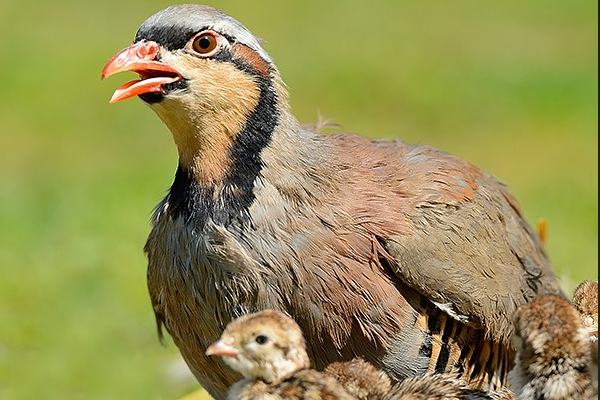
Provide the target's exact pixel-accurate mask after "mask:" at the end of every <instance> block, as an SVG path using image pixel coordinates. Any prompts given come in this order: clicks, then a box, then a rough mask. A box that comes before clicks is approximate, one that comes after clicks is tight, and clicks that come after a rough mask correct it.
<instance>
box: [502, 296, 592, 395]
mask: <svg viewBox="0 0 600 400" xmlns="http://www.w3.org/2000/svg"><path fill="white" fill-rule="evenodd" d="M514 324H515V334H516V336H517V337H518V339H517V340H516V342H517V357H516V361H515V368H514V369H513V370H512V371H511V373H510V380H511V388H512V389H513V390H514V391H515V393H516V394H517V395H518V398H519V400H567V399H569V400H571V399H591V398H593V396H594V395H596V396H597V389H595V388H594V385H593V384H592V379H591V375H590V370H589V368H590V363H591V354H590V347H589V341H590V340H589V335H588V332H587V330H586V329H585V328H584V326H583V324H582V323H581V320H580V317H579V313H578V312H577V310H575V308H574V307H573V306H572V305H571V303H569V301H567V300H566V299H564V298H562V297H559V296H556V295H552V294H547V295H542V296H539V297H537V298H536V299H534V300H533V301H532V302H531V303H530V304H527V305H524V306H521V307H520V308H519V309H518V310H517V311H516V313H515V315H514Z"/></svg>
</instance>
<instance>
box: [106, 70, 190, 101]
mask: <svg viewBox="0 0 600 400" xmlns="http://www.w3.org/2000/svg"><path fill="white" fill-rule="evenodd" d="M178 79H179V77H167V76H158V77H155V78H146V79H136V80H134V81H130V82H127V83H126V84H124V85H122V86H120V87H119V88H117V90H115V92H114V93H113V95H112V97H111V99H110V102H111V103H116V102H117V101H121V100H125V99H128V98H130V97H133V96H139V95H140V94H144V93H157V92H160V91H162V85H164V84H167V83H172V82H175V81H176V80H178Z"/></svg>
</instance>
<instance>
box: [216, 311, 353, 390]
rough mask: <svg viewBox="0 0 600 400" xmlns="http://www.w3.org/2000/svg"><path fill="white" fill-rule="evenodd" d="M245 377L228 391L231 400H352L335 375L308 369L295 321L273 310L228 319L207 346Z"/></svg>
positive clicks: (303, 344) (302, 339)
mask: <svg viewBox="0 0 600 400" xmlns="http://www.w3.org/2000/svg"><path fill="white" fill-rule="evenodd" d="M206 354H207V355H209V356H211V355H212V356H221V358H222V359H223V361H224V362H225V364H227V365H228V366H229V367H231V368H232V369H233V370H235V371H237V372H239V373H240V374H242V376H243V377H244V378H243V379H242V380H240V381H238V382H237V383H234V384H233V386H231V388H230V389H229V392H228V394H227V399H229V400H255V399H265V400H267V399H268V400H354V399H356V398H355V397H353V396H351V395H350V394H349V393H348V392H347V391H346V390H345V389H344V387H343V386H342V385H341V384H340V383H338V381H337V380H336V379H335V378H334V377H333V376H329V375H327V374H324V373H323V372H319V371H316V370H314V369H310V361H309V358H308V354H307V352H306V344H305V341H304V337H303V335H302V331H301V330H300V327H299V326H298V325H297V324H296V322H295V321H294V320H293V319H291V318H290V317H288V316H286V315H285V314H283V313H281V312H279V311H275V310H265V311H260V312H257V313H253V314H247V315H245V316H242V317H240V318H238V319H235V320H233V321H232V322H230V323H229V324H228V325H227V327H226V329H225V331H224V332H223V334H222V335H221V338H220V339H219V340H218V341H216V342H214V343H213V344H211V345H210V346H209V347H208V349H207V350H206Z"/></svg>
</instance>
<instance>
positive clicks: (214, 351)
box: [206, 339, 239, 358]
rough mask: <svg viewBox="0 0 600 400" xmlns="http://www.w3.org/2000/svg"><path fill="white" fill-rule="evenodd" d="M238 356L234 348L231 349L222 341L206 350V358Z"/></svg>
mask: <svg viewBox="0 0 600 400" xmlns="http://www.w3.org/2000/svg"><path fill="white" fill-rule="evenodd" d="M238 354H239V352H238V350H237V349H236V348H235V347H232V346H230V345H228V344H227V343H225V342H224V341H223V339H220V340H218V341H216V342H214V343H213V344H211V345H210V346H208V349H206V355H207V356H221V357H232V358H235V357H237V356H238Z"/></svg>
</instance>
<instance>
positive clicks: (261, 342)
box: [254, 335, 269, 344]
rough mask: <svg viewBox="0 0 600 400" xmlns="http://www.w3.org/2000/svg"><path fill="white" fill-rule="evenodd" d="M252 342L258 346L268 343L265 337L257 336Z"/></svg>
mask: <svg viewBox="0 0 600 400" xmlns="http://www.w3.org/2000/svg"><path fill="white" fill-rule="evenodd" d="M254 341H255V342H256V343H258V344H265V343H267V342H268V341H269V338H268V337H266V336H265V335H258V336H257V337H256V339H254Z"/></svg>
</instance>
